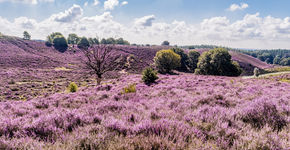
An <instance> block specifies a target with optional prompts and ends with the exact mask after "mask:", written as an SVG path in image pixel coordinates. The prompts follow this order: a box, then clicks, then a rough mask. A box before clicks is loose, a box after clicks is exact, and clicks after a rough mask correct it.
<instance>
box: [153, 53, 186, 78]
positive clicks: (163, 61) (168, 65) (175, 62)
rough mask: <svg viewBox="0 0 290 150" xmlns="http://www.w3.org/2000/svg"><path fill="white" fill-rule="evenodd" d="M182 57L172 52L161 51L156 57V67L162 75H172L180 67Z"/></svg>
mask: <svg viewBox="0 0 290 150" xmlns="http://www.w3.org/2000/svg"><path fill="white" fill-rule="evenodd" d="M180 61H181V57H180V56H179V55H178V54H176V53H174V52H173V51H172V50H170V49H169V50H161V51H159V52H157V53H156V56H155V57H154V62H155V65H156V67H157V69H158V71H159V72H160V73H170V72H171V71H172V70H173V69H176V68H178V67H179V66H180Z"/></svg>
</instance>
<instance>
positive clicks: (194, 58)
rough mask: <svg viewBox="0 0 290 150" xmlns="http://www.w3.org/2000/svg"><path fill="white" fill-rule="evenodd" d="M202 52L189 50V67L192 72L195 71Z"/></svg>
mask: <svg viewBox="0 0 290 150" xmlns="http://www.w3.org/2000/svg"><path fill="white" fill-rule="evenodd" d="M199 56H200V54H199V52H197V51H189V53H188V69H189V71H191V72H194V71H195V69H196V68H197V63H198V58H199Z"/></svg>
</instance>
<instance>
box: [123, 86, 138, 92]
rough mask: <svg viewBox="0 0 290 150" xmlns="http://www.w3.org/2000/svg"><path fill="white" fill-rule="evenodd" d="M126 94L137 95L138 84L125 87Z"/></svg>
mask: <svg viewBox="0 0 290 150" xmlns="http://www.w3.org/2000/svg"><path fill="white" fill-rule="evenodd" d="M123 90H124V94H127V93H136V84H135V83H134V84H130V85H128V86H127V87H124V89H123Z"/></svg>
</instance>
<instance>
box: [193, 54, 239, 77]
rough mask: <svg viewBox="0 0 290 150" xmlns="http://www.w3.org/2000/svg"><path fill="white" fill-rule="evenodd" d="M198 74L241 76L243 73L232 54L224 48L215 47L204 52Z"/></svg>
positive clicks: (198, 65) (200, 59)
mask: <svg viewBox="0 0 290 150" xmlns="http://www.w3.org/2000/svg"><path fill="white" fill-rule="evenodd" d="M195 73H196V74H200V75H220V76H239V75H240V74H241V73H242V70H241V68H240V67H239V64H238V63H237V62H233V61H232V60H231V55H230V54H229V52H228V51H227V50H226V49H224V48H215V49H212V50H209V51H207V52H204V53H203V54H202V55H201V56H200V58H199V61H198V64H197V69H196V70H195Z"/></svg>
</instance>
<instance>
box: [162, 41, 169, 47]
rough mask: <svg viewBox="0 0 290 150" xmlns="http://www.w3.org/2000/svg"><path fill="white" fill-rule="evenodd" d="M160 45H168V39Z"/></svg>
mask: <svg viewBox="0 0 290 150" xmlns="http://www.w3.org/2000/svg"><path fill="white" fill-rule="evenodd" d="M161 45H162V46H169V45H170V43H169V42H168V41H163V42H162V44H161Z"/></svg>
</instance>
